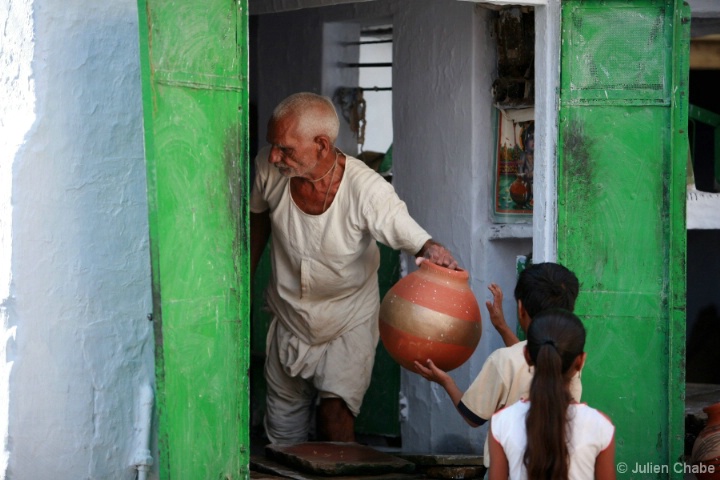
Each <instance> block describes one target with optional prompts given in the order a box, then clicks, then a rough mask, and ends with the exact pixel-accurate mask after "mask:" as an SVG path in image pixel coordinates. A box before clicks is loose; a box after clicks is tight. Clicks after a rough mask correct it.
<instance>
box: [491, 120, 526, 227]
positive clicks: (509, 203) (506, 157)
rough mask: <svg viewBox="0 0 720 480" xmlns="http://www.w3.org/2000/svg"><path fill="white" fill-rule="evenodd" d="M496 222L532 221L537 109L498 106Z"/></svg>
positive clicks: (494, 211)
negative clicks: (505, 108)
mask: <svg viewBox="0 0 720 480" xmlns="http://www.w3.org/2000/svg"><path fill="white" fill-rule="evenodd" d="M495 125H496V129H495V132H496V138H495V169H494V178H493V180H494V183H495V185H494V189H493V191H494V195H495V198H494V202H493V205H494V210H493V218H494V221H495V223H531V222H532V213H533V166H534V160H535V157H534V150H535V109H534V108H517V109H507V110H502V109H499V108H496V109H495Z"/></svg>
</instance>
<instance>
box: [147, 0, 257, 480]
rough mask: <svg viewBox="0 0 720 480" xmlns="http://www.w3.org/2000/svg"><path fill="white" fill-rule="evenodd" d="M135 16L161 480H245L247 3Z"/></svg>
mask: <svg viewBox="0 0 720 480" xmlns="http://www.w3.org/2000/svg"><path fill="white" fill-rule="evenodd" d="M138 10H139V16H140V53H141V66H142V84H143V107H144V127H145V155H146V161H147V172H148V204H149V223H150V242H151V257H152V275H153V282H152V283H153V300H154V302H153V303H154V304H153V317H154V322H155V347H156V354H155V358H156V390H157V394H156V406H157V412H158V418H159V420H158V424H159V431H158V445H159V453H160V459H159V471H160V478H162V479H191V480H196V479H211V478H212V479H239V478H247V476H248V460H249V439H248V410H249V408H248V403H249V391H248V389H249V385H248V376H247V370H248V366H249V329H248V322H247V319H248V317H249V286H248V285H249V284H248V277H249V266H248V258H249V253H248V252H249V242H248V228H249V227H248V224H247V218H248V207H247V198H248V194H247V190H248V179H247V177H248V168H247V166H248V162H247V65H248V62H247V14H246V0H241V1H238V2H236V3H235V2H225V1H223V2H220V1H217V0H214V1H210V2H208V1H199V0H192V1H184V2H175V1H171V0H139V2H138Z"/></svg>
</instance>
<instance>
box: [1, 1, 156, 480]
mask: <svg viewBox="0 0 720 480" xmlns="http://www.w3.org/2000/svg"><path fill="white" fill-rule="evenodd" d="M6 4H8V2H6ZM9 7H10V8H9V15H8V17H9V19H7V18H6V19H4V20H5V21H4V22H3V24H4V25H5V29H4V35H5V37H4V38H3V41H2V43H1V44H0V55H2V58H3V70H2V74H1V75H2V77H1V79H2V85H3V97H4V98H3V102H0V104H4V105H3V107H2V110H0V114H1V115H2V117H1V125H2V128H3V140H5V135H6V134H7V135H8V136H9V137H10V142H9V143H5V142H4V143H3V148H2V151H1V152H0V155H2V157H0V169H1V172H0V173H1V175H0V178H1V179H2V188H1V189H0V228H2V230H0V232H1V233H0V241H2V245H1V246H2V252H3V254H2V255H3V256H2V257H1V258H2V261H0V302H2V303H1V304H0V305H2V307H1V310H0V312H2V315H3V320H4V324H3V331H4V334H5V337H6V338H9V340H8V341H7V344H6V345H5V349H4V350H5V351H4V353H5V359H6V362H4V363H5V370H8V369H11V371H10V378H9V383H8V382H5V383H4V384H0V394H7V396H8V398H9V416H7V415H5V414H4V412H2V411H0V417H1V419H0V422H3V421H5V419H6V418H9V421H8V425H7V428H6V430H5V431H3V432H1V433H2V434H3V437H4V438H5V435H7V437H6V442H7V444H6V448H7V450H8V453H7V454H6V457H7V455H9V462H6V463H7V467H6V468H5V466H4V464H3V463H2V462H0V468H1V469H2V470H1V471H0V476H2V477H3V478H11V479H26V478H27V479H50V478H52V479H73V480H75V479H81V478H86V479H123V478H127V479H130V478H134V471H133V470H132V469H131V468H130V465H131V463H132V461H133V458H132V457H133V456H134V454H135V445H136V443H137V442H138V441H139V440H138V439H136V436H137V433H136V423H135V416H136V415H137V410H138V408H139V405H138V392H139V389H140V386H141V385H143V384H152V383H153V378H154V374H153V352H152V345H153V343H152V328H151V327H152V324H151V323H150V322H149V321H148V319H147V315H148V313H149V312H150V311H151V298H150V262H149V248H148V237H147V230H148V229H147V205H146V196H145V166H144V154H143V143H142V116H141V111H142V102H141V92H140V72H139V53H138V25H137V7H136V3H135V2H134V1H133V0H118V1H116V2H112V3H107V2H104V3H98V2H94V1H91V0H65V1H63V2H56V1H52V0H9ZM7 13H8V12H5V11H3V13H2V15H7ZM8 101H9V102H8ZM7 132H10V133H9V134H8V133H7ZM8 147H9V148H8ZM9 192H11V193H9ZM8 258H9V260H8ZM8 280H9V288H8ZM0 427H2V423H0Z"/></svg>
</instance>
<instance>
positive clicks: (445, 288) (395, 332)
mask: <svg viewBox="0 0 720 480" xmlns="http://www.w3.org/2000/svg"><path fill="white" fill-rule="evenodd" d="M468 278H469V275H468V272H467V271H466V270H461V269H459V270H450V269H448V268H445V267H441V266H439V265H435V264H434V263H431V262H429V261H424V262H423V263H422V264H421V265H420V268H419V269H418V270H416V271H414V272H412V273H410V274H409V275H407V276H405V277H403V278H401V279H400V281H398V282H397V283H396V284H395V285H393V287H392V288H391V289H390V290H389V291H388V292H387V294H386V295H385V298H383V301H382V303H381V304H380V338H381V339H382V342H383V345H384V346H385V349H386V350H387V351H388V353H389V354H390V356H391V357H392V358H393V359H394V360H395V361H396V362H398V363H399V364H400V365H402V366H403V367H405V368H407V369H408V370H412V371H415V368H414V366H413V362H414V361H415V360H417V361H419V362H420V363H422V364H425V361H426V360H427V359H431V360H432V361H433V362H434V363H435V365H437V366H438V367H439V368H441V369H443V370H445V371H450V370H453V369H455V368H457V367H459V366H460V365H462V364H463V363H465V361H466V360H467V359H468V358H470V356H471V355H472V353H473V352H474V351H475V347H477V344H478V342H479V341H480V335H481V334H482V321H481V317H480V307H479V306H478V302H477V300H476V299H475V295H473V293H472V290H470V286H469V284H468Z"/></svg>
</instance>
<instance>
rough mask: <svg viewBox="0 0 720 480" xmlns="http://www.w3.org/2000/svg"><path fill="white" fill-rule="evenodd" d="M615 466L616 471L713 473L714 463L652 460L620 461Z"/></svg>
mask: <svg viewBox="0 0 720 480" xmlns="http://www.w3.org/2000/svg"><path fill="white" fill-rule="evenodd" d="M615 468H616V469H617V471H618V473H627V472H630V473H670V472H674V473H694V474H697V473H715V465H705V464H702V463H700V464H697V463H683V462H675V463H673V464H672V465H665V464H660V463H652V462H647V463H637V462H636V463H635V464H631V465H628V464H627V463H625V462H620V463H618V464H617V466H616V467H615Z"/></svg>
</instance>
